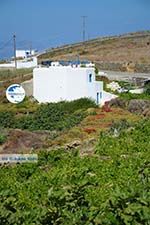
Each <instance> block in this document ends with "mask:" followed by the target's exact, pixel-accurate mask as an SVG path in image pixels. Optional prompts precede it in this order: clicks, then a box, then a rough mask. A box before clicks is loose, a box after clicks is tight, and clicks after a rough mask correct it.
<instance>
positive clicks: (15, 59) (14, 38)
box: [13, 34, 17, 69]
mask: <svg viewBox="0 0 150 225" xmlns="http://www.w3.org/2000/svg"><path fill="white" fill-rule="evenodd" d="M13 40H14V61H15V68H16V69H17V58H16V35H15V34H14V35H13Z"/></svg>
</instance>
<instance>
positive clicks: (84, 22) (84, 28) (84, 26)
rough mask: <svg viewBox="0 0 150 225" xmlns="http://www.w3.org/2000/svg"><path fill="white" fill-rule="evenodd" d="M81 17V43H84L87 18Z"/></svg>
mask: <svg viewBox="0 0 150 225" xmlns="http://www.w3.org/2000/svg"><path fill="white" fill-rule="evenodd" d="M81 17H82V23H83V24H82V26H83V37H82V38H83V43H84V42H85V39H86V19H87V16H81Z"/></svg>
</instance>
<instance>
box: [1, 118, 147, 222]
mask: <svg viewBox="0 0 150 225" xmlns="http://www.w3.org/2000/svg"><path fill="white" fill-rule="evenodd" d="M116 129H117V131H118V135H117V138H116V135H114V130H116ZM149 136H150V120H142V121H141V122H139V123H137V124H129V123H127V122H126V121H122V122H120V123H118V124H113V125H112V128H111V130H109V131H108V132H103V133H101V134H100V138H99V141H98V143H97V146H96V151H95V154H94V155H93V156H84V157H80V156H79V153H78V151H77V150H72V151H70V152H66V151H64V150H63V149H62V150H57V151H55V150H53V151H51V152H42V151H41V152H40V153H39V160H38V163H37V164H25V165H13V166H10V165H4V166H1V170H0V176H1V178H2V179H0V224H3V225H14V224H16V225H31V224H32V225H33V224H35V225H50V224H55V225H59V224H64V225H65V224H66V225H68V224H72V225H77V224H79V225H82V224H83V225H85V224H87V225H92V224H93V225H101V224H102V225H105V224H106V225H109V224H110V225H113V224H114V225H129V224H131V225H134V224H139V225H140V224H143V225H149V221H150V161H149V158H150V153H149V151H148V150H149V149H150V142H149Z"/></svg>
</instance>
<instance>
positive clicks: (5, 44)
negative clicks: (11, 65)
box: [0, 38, 12, 50]
mask: <svg viewBox="0 0 150 225" xmlns="http://www.w3.org/2000/svg"><path fill="white" fill-rule="evenodd" d="M11 41H12V38H11V39H10V40H9V41H7V42H6V43H4V44H3V46H2V47H0V50H3V49H4V48H5V47H7V46H8V44H9V43H10V42H11Z"/></svg>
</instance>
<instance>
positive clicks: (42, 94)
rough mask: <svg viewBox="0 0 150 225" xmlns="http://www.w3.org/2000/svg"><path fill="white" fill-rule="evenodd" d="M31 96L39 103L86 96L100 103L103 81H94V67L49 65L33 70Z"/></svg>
mask: <svg viewBox="0 0 150 225" xmlns="http://www.w3.org/2000/svg"><path fill="white" fill-rule="evenodd" d="M33 96H34V98H35V99H36V100H37V101H38V102H40V103H47V102H59V101H62V100H67V101H70V100H75V99H79V98H83V97H88V98H91V99H93V100H95V101H96V103H97V104H101V102H102V99H103V82H100V81H95V70H94V68H79V67H71V66H50V67H49V68H42V67H41V68H35V69H34V70H33Z"/></svg>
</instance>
